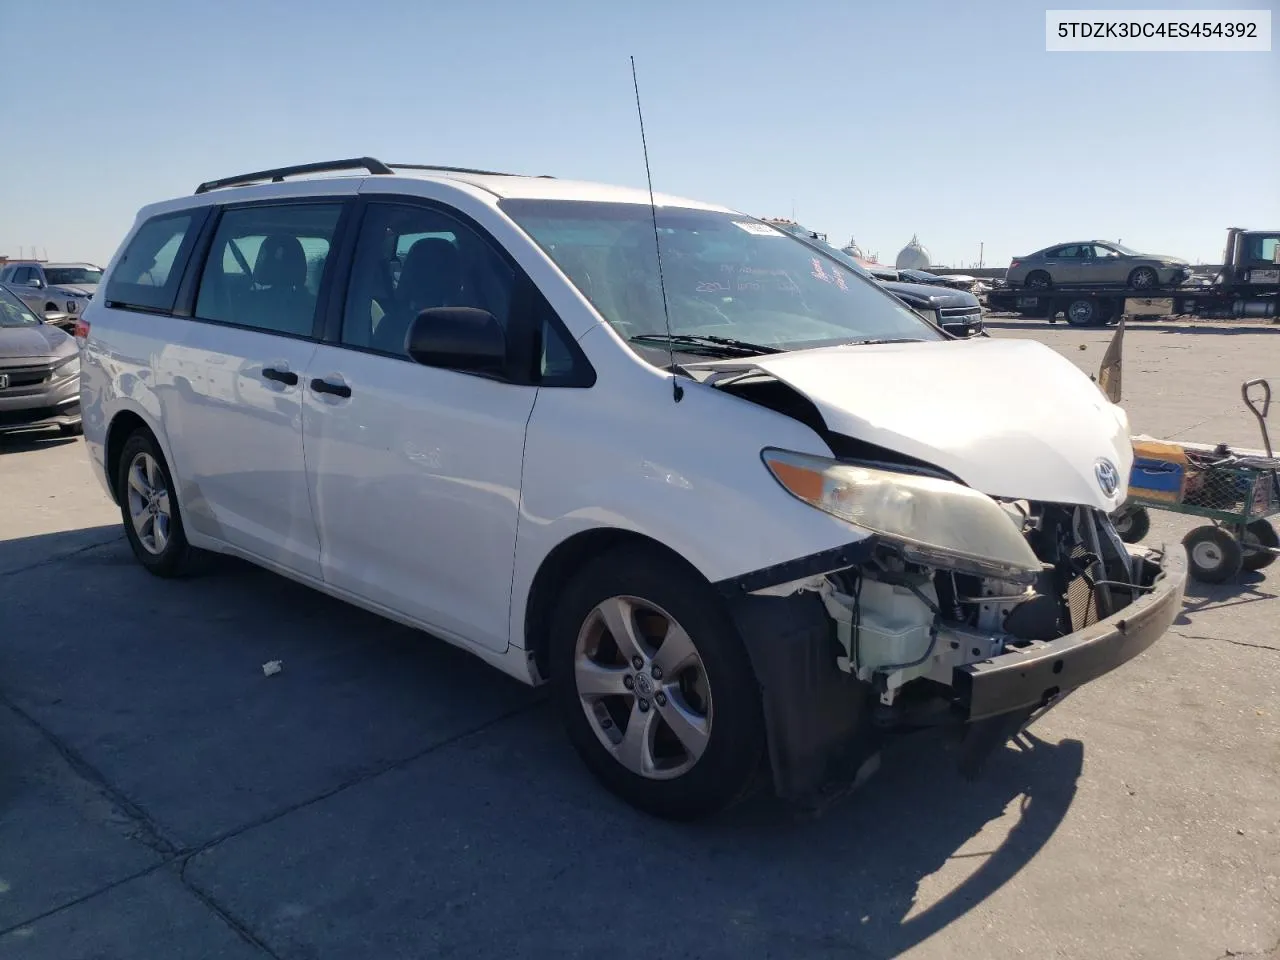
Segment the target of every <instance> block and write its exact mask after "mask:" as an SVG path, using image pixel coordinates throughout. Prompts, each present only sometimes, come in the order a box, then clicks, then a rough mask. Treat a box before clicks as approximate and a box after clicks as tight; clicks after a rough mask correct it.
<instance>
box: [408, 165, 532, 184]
mask: <svg viewBox="0 0 1280 960" xmlns="http://www.w3.org/2000/svg"><path fill="white" fill-rule="evenodd" d="M387 166H389V167H391V168H393V169H395V170H439V171H440V172H441V173H470V174H474V175H476V176H478V177H523V176H525V174H523V173H504V172H503V171H501V170H473V169H471V168H470V167H443V166H440V165H439V164H436V163H389V164H387ZM537 179H539V180H554V179H555V177H553V176H551V175H550V174H546V173H544V174H541V175H540V176H539V177H537Z"/></svg>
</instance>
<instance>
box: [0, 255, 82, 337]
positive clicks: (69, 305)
mask: <svg viewBox="0 0 1280 960" xmlns="http://www.w3.org/2000/svg"><path fill="white" fill-rule="evenodd" d="M101 279H102V268H101V267H96V266H94V265H93V264H91V263H43V262H40V261H36V260H11V261H9V262H8V263H7V264H5V265H4V266H3V267H0V284H3V285H4V286H7V287H8V288H9V289H10V290H11V291H12V292H13V293H15V294H16V295H17V296H18V297H19V298H20V299H21V300H22V302H23V303H25V304H26V305H27V306H28V307H30V308H31V309H32V310H33V311H34V312H35V313H36V315H37V316H44V317H46V318H48V315H49V314H66V315H67V316H68V317H69V318H70V319H69V324H70V325H74V323H75V318H76V317H77V316H79V315H80V314H81V313H83V312H84V308H85V306H86V305H87V304H88V303H89V301H90V300H92V299H93V294H94V292H95V291H96V290H97V289H98V282H99V281H100V280H101ZM67 322H68V321H66V320H65V319H64V321H63V323H60V325H65V324H66V323H67Z"/></svg>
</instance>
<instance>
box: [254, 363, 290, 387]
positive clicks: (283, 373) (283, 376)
mask: <svg viewBox="0 0 1280 960" xmlns="http://www.w3.org/2000/svg"><path fill="white" fill-rule="evenodd" d="M262 376H263V378H264V379H267V380H274V381H275V382H276V383H283V384H287V385H288V386H290V387H292V386H296V385H297V383H298V375H297V374H296V373H294V372H293V371H292V370H277V369H276V368H275V367H263V369H262Z"/></svg>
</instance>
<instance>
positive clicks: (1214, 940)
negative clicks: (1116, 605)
mask: <svg viewBox="0 0 1280 960" xmlns="http://www.w3.org/2000/svg"><path fill="white" fill-rule="evenodd" d="M993 333H994V335H996V336H1030V337H1035V338H1036V339H1039V340H1041V341H1043V342H1045V343H1048V344H1050V345H1052V346H1053V347H1055V348H1056V349H1059V350H1060V351H1062V352H1063V353H1064V354H1065V355H1066V356H1068V357H1070V358H1071V359H1072V360H1074V361H1076V362H1077V363H1078V364H1079V365H1080V366H1081V367H1082V368H1084V369H1086V370H1088V371H1091V372H1092V371H1096V369H1097V366H1098V362H1099V360H1100V359H1101V357H1102V353H1103V350H1104V349H1105V346H1106V343H1107V340H1108V339H1109V337H1110V333H1111V332H1110V331H1109V330H1105V331H1080V330H1075V329H1071V328H1067V327H1065V326H1064V325H1062V324H1059V325H1057V326H1054V327H1050V326H1047V325H1044V324H1043V323H1037V324H1022V323H1006V322H1000V321H995V322H994V324H993ZM1126 341H1127V342H1126V351H1125V357H1126V362H1125V369H1124V387H1125V404H1126V406H1127V407H1128V409H1129V411H1130V416H1131V418H1132V421H1133V426H1134V430H1135V432H1141V433H1148V434H1152V435H1155V436H1162V437H1169V438H1175V439H1187V440H1201V441H1206V442H1217V441H1228V442H1231V443H1236V444H1241V445H1247V446H1255V447H1256V446H1257V445H1258V440H1257V433H1256V424H1255V422H1254V421H1253V420H1252V418H1251V417H1250V416H1249V415H1248V413H1247V412H1246V411H1245V409H1244V408H1243V406H1242V404H1241V402H1240V397H1239V385H1240V382H1241V381H1242V380H1244V379H1247V378H1249V377H1254V376H1271V377H1273V378H1274V382H1275V383H1276V384H1277V386H1280V327H1275V326H1261V325H1257V326H1250V325H1240V326H1234V325H1231V324H1226V323H1217V324H1209V323H1202V324H1199V325H1192V324H1176V323H1151V322H1145V323H1137V324H1135V325H1133V326H1131V327H1130V328H1129V329H1128V332H1127V336H1126ZM940 400H941V402H946V400H947V398H940ZM1275 419H1276V421H1277V431H1276V432H1277V433H1278V434H1280V416H1277V417H1276V418H1275ZM1190 525H1191V524H1190V523H1189V522H1187V521H1184V520H1182V519H1180V518H1176V517H1171V516H1170V515H1167V514H1163V515H1156V516H1155V523H1154V524H1153V530H1152V534H1151V537H1150V538H1149V539H1151V540H1158V539H1165V540H1167V541H1169V542H1171V543H1176V541H1177V539H1178V538H1179V537H1180V536H1181V535H1182V533H1183V532H1184V531H1185V530H1186V529H1187V528H1188V527H1189V526H1190ZM1276 570H1280V567H1277V568H1273V571H1276ZM1278 591H1280V572H1272V573H1271V575H1270V576H1269V577H1263V576H1261V575H1257V574H1246V575H1245V579H1244V580H1242V582H1240V583H1237V584H1233V585H1229V586H1223V587H1215V588H1206V587H1203V586H1198V585H1195V584H1192V585H1190V587H1189V595H1188V597H1187V603H1186V609H1185V612H1184V616H1182V617H1181V618H1180V619H1179V621H1178V623H1177V624H1176V625H1175V627H1174V629H1173V632H1172V633H1171V634H1169V635H1167V636H1166V637H1165V638H1164V639H1162V640H1161V641H1160V642H1159V643H1157V644H1156V645H1155V646H1154V647H1153V648H1152V649H1151V650H1149V651H1148V652H1147V653H1145V654H1144V655H1143V656H1141V657H1140V658H1138V659H1137V660H1135V661H1133V662H1132V663H1130V664H1128V665H1127V666H1125V667H1123V668H1121V669H1120V670H1118V671H1116V672H1115V673H1112V674H1110V675H1108V676H1107V677H1104V678H1103V679H1102V680H1100V681H1098V682H1096V683H1094V684H1092V685H1090V686H1087V687H1086V688H1084V689H1083V690H1081V691H1080V692H1078V693H1077V694H1075V695H1074V696H1072V697H1070V698H1069V699H1068V700H1067V701H1066V702H1065V703H1063V705H1062V706H1061V707H1059V708H1058V709H1055V710H1054V711H1052V712H1050V713H1049V714H1048V715H1047V716H1046V717H1045V718H1044V719H1043V720H1042V721H1041V722H1040V723H1039V724H1037V725H1036V726H1035V727H1034V728H1033V733H1034V735H1035V736H1034V747H1033V748H1031V749H1024V750H1018V749H1014V748H1013V747H1009V748H1006V749H1005V750H1003V751H1002V752H1000V753H999V754H998V755H997V756H995V757H994V758H993V760H992V762H991V763H990V765H989V767H988V769H987V772H986V774H985V776H984V778H983V779H982V780H980V781H978V782H976V783H969V782H966V781H963V780H961V779H960V778H959V777H958V776H957V775H956V774H954V773H953V772H952V771H951V770H950V768H949V767H948V766H947V765H946V764H945V762H944V761H943V759H942V757H941V756H939V755H938V752H937V751H936V750H935V749H933V748H930V747H927V746H917V747H914V748H912V749H911V750H908V751H903V752H902V753H901V754H899V755H895V756H894V757H892V758H890V759H889V760H888V761H887V762H886V764H885V767H884V769H882V771H881V772H880V773H879V774H878V775H877V776H876V777H874V778H873V779H872V780H871V781H870V782H869V783H868V784H867V786H866V787H865V788H864V789H863V790H862V791H860V792H859V793H857V794H855V795H853V796H852V797H850V798H848V799H847V800H845V801H843V802H842V803H841V804H839V805H838V806H836V807H835V808H834V809H831V810H830V811H828V812H827V814H826V815H825V817H823V818H821V819H818V820H816V821H802V820H799V819H797V818H795V817H793V816H792V815H791V814H790V813H789V812H788V811H787V810H786V809H784V808H782V807H780V806H779V805H777V804H776V803H774V802H772V801H771V800H769V799H768V798H767V797H762V798H758V799H756V800H754V801H752V802H751V803H749V804H747V805H746V806H744V807H742V808H740V809H738V810H735V811H733V812H732V813H731V814H729V815H727V816H726V817H724V818H721V819H719V820H716V821H714V822H710V823H703V824H698V825H691V826H676V825H670V824H665V823H661V822H655V821H653V820H650V819H647V818H645V817H643V816H642V815H640V814H638V813H635V812H633V811H632V810H631V809H629V808H627V807H624V806H622V805H621V804H620V803H618V802H616V801H614V800H612V799H611V798H610V797H609V796H608V795H607V794H605V793H604V792H603V791H602V790H601V789H600V788H598V787H597V786H596V785H595V783H594V782H593V781H592V780H591V779H590V778H589V776H588V775H587V774H586V773H585V771H584V769H583V768H582V767H581V766H580V765H579V763H578V761H577V759H576V757H575V756H574V755H573V753H572V752H571V749H570V747H569V746H568V743H567V741H566V740H565V739H564V738H563V737H562V736H561V735H560V732H559V730H558V728H557V726H556V723H555V721H554V718H553V717H552V716H551V713H550V710H549V709H548V706H547V704H546V702H545V699H544V697H543V695H542V694H541V693H540V692H538V691H532V690H528V689H526V688H524V687H522V686H520V685H519V684H517V683H515V682H514V681H511V680H508V679H506V678H504V677H503V676H501V675H499V674H498V673H497V672H495V671H492V670H490V669H488V668H486V667H484V666H483V665H481V664H480V663H479V662H477V661H473V660H472V659H471V658H469V657H468V656H466V655H464V654H462V653H460V652H458V651H455V650H453V649H452V648H450V647H448V646H446V645H445V644H443V643H441V642H438V641H435V640H432V639H430V638H427V637H424V636H422V635H420V634H415V633H413V632H412V631H409V630H407V629H404V628H402V627H399V626H396V625H394V624H391V623H389V622H385V621H382V620H379V619H378V618H376V617H373V616H371V615H368V614H365V613H363V612H361V611H358V610H356V609H354V608H351V607H347V606H344V605H342V604H340V603H338V602H336V601H333V600H330V599H328V598H326V597H323V596H321V595H320V594H318V593H314V592H312V591H310V590H308V589H306V588H304V587H300V586H296V585H294V584H292V583H290V582H288V581H286V580H283V579H280V578H278V577H275V576H273V575H270V574H267V573H265V572H262V571H258V570H256V569H254V568H252V567H249V566H247V565H244V564H239V563H227V564H225V565H222V566H221V567H220V568H219V569H218V570H217V571H215V572H213V573H211V574H209V575H208V576H205V577H203V578H200V579H196V580H191V581H185V582H166V581H161V580H157V579H154V578H152V577H150V576H149V575H148V574H146V573H145V572H144V571H143V570H142V569H141V568H140V567H139V566H138V565H137V564H136V563H134V561H133V560H132V557H131V555H130V553H129V549H128V547H127V545H126V543H125V541H124V539H123V537H122V534H121V532H120V527H119V516H118V514H117V512H116V509H115V507H114V506H113V505H112V504H111V503H110V502H109V501H108V499H107V498H106V496H105V495H104V493H103V492H102V490H101V488H100V487H99V486H98V484H97V482H96V481H95V480H94V479H93V478H92V476H91V475H90V473H89V468H88V466H87V462H86V459H85V455H84V448H83V444H82V443H81V442H80V441H66V440H62V439H59V438H57V437H56V436H51V437H49V438H47V439H43V438H42V439H34V438H28V439H25V440H17V439H12V438H11V439H9V440H0V955H3V956H5V957H15V958H16V957H21V958H41V960H75V958H82V957H110V958H116V957H143V958H159V957H164V958H166V960H182V958H200V960H209V958H215V957H217V958H222V957H225V958H264V957H279V958H299V960H301V958H331V957H360V958H369V957H376V958H379V960H385V958H390V957H468V958H470V957H493V958H503V960H511V958H516V957H526V956H528V957H549V956H566V957H569V956H584V957H585V956H590V957H609V958H632V957H636V958H639V957H645V958H657V957H662V958H676V957H706V958H711V957H725V958H730V957H732V958H744V957H745V958H756V957H781V958H793V957H797V958H798V957H805V958H807V957H833V958H834V957H839V958H842V960H856V958H872V957H891V956H899V955H904V956H907V957H910V958H913V960H960V958H965V960H972V958H984V960H1003V958H1014V957H1035V958H1048V957H1071V958H1075V957H1099V958H1101V957H1106V958H1119V957H1123V958H1151V960H1180V958H1189V960H1216V958H1224V957H1228V956H1236V957H1239V956H1246V957H1251V958H1264V957H1276V956H1277V955H1280V952H1278V951H1277V946H1278V945H1280V630H1277V627H1276V624H1277V611H1280V605H1277V604H1276V603H1275V595H1276V593H1277V592H1278ZM269 660H281V661H283V670H282V672H281V673H280V674H278V675H276V676H272V677H269V678H268V677H264V675H263V672H262V669H261V667H262V664H263V663H264V662H266V661H269Z"/></svg>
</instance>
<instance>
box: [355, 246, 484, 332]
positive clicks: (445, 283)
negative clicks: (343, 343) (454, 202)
mask: <svg viewBox="0 0 1280 960" xmlns="http://www.w3.org/2000/svg"><path fill="white" fill-rule="evenodd" d="M461 300H462V260H461V257H459V255H458V248H457V247H455V246H454V245H453V244H452V243H451V242H450V241H448V240H446V239H444V238H443V237H423V238H422V239H421V240H419V241H417V242H416V243H415V244H414V245H413V246H412V247H410V248H409V252H408V253H406V254H405V257H404V262H403V263H402V264H401V266H400V281H399V283H397V284H396V305H395V309H393V310H392V311H391V312H390V313H388V314H387V315H386V316H385V317H383V318H382V320H381V321H380V322H379V323H378V329H377V330H376V331H375V333H374V344H373V345H374V346H375V347H376V348H377V349H379V350H387V351H389V352H393V353H401V354H402V353H404V352H405V338H406V337H407V336H408V334H409V325H410V324H411V323H413V318H414V317H416V316H417V315H418V314H419V313H420V312H421V311H423V310H426V309H428V308H429V307H456V306H462V305H463V304H462V302H461Z"/></svg>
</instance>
